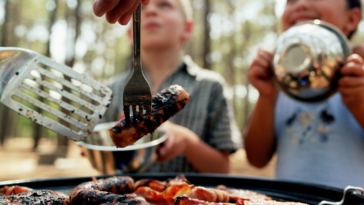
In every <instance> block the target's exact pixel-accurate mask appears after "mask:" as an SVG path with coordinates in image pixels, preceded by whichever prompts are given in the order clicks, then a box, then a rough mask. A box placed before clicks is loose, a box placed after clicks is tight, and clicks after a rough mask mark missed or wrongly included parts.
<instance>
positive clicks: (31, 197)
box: [0, 190, 71, 205]
mask: <svg viewBox="0 0 364 205" xmlns="http://www.w3.org/2000/svg"><path fill="white" fill-rule="evenodd" d="M0 204H4V205H8V204H9V205H10V204H11V205H18V204H19V205H20V204H21V205H33V204H39V205H43V204H47V205H71V203H70V202H69V199H68V197H65V196H61V195H60V194H58V193H57V192H55V191H51V190H30V191H27V192H23V193H19V194H13V195H8V196H0Z"/></svg>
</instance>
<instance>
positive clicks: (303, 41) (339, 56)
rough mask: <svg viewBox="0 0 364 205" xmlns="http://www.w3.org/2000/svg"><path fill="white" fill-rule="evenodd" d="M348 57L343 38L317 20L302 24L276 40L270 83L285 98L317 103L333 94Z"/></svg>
mask: <svg viewBox="0 0 364 205" xmlns="http://www.w3.org/2000/svg"><path fill="white" fill-rule="evenodd" d="M350 54H351V49H350V43H349V40H348V39H347V37H346V36H345V35H344V34H343V33H342V32H341V31H340V30H339V29H337V28H336V27H335V26H333V25H331V24H329V23H326V22H323V21H320V20H314V21H305V22H302V23H300V24H298V25H296V26H294V27H292V28H290V29H288V30H287V31H285V32H284V33H283V34H282V35H280V36H279V37H278V40H277V47H276V49H275V52H274V56H273V73H274V81H275V83H276V85H277V87H278V88H279V89H280V90H282V91H283V92H284V93H285V94H287V95H288V96H289V97H291V98H293V99H296V100H299V101H303V102H319V101H322V100H325V99H327V98H329V97H330V96H331V95H332V94H334V93H335V92H336V87H337V79H338V78H339V76H340V74H339V72H338V70H339V69H340V68H341V66H342V65H343V63H344V61H345V60H346V58H347V57H348V56H349V55H350Z"/></svg>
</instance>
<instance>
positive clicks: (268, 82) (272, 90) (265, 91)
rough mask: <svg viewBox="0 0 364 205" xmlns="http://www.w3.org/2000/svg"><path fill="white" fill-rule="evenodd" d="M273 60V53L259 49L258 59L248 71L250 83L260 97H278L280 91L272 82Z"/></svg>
mask: <svg viewBox="0 0 364 205" xmlns="http://www.w3.org/2000/svg"><path fill="white" fill-rule="evenodd" d="M272 60H273V54H272V53H269V52H268V51H265V50H262V49H259V51H258V55H257V57H256V58H255V59H254V61H253V63H252V64H251V66H250V68H249V70H248V79H249V81H250V82H251V84H252V85H253V86H254V87H255V88H256V89H257V90H258V91H259V93H260V95H263V96H266V97H276V96H277V94H278V90H277V88H276V87H275V86H274V84H273V82H272V76H273V71H272V66H271V63H272Z"/></svg>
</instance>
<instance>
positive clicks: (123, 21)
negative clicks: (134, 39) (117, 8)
mask: <svg viewBox="0 0 364 205" xmlns="http://www.w3.org/2000/svg"><path fill="white" fill-rule="evenodd" d="M139 5H140V3H139V2H135V4H134V5H133V7H132V8H131V9H130V10H129V11H128V12H127V13H126V14H124V15H123V16H122V17H120V19H119V20H118V22H119V23H120V24H121V25H126V24H128V23H129V21H130V19H131V18H132V16H133V13H134V11H135V10H136V9H137V8H138V6H139Z"/></svg>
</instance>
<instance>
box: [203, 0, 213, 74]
mask: <svg viewBox="0 0 364 205" xmlns="http://www.w3.org/2000/svg"><path fill="white" fill-rule="evenodd" d="M203 14H204V37H203V54H202V56H203V65H202V67H203V68H206V69H209V70H211V60H210V53H211V39H210V30H211V29H210V22H209V17H210V0H205V8H204V12H203Z"/></svg>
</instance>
